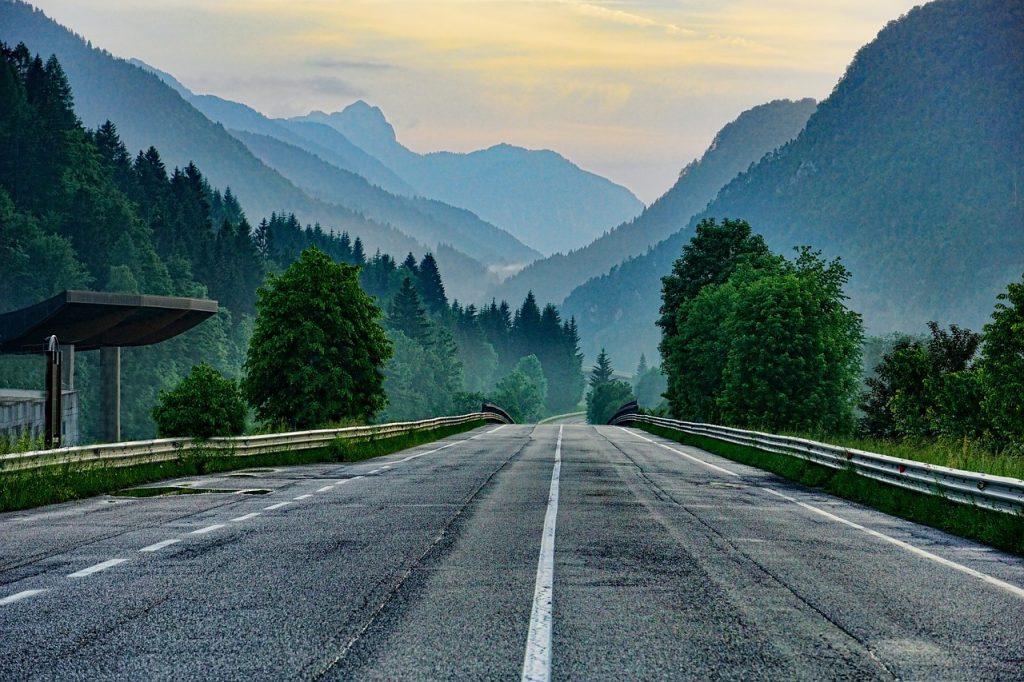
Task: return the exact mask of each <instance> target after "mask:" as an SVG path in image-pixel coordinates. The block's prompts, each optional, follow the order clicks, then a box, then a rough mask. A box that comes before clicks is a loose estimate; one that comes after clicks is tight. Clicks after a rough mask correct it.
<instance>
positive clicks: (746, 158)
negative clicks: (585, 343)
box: [493, 99, 816, 301]
mask: <svg viewBox="0 0 1024 682" xmlns="http://www.w3.org/2000/svg"><path fill="white" fill-rule="evenodd" d="M815 106H816V104H815V101H814V100H813V99H802V100H800V101H797V102H792V101H789V100H776V101H774V102H769V103H767V104H762V105H760V106H756V107H754V108H752V109H750V110H748V111H745V112H743V113H742V114H740V115H739V116H738V117H737V118H736V119H735V120H734V121H732V122H731V123H729V124H727V125H726V126H725V127H724V128H722V129H721V130H720V131H719V132H718V134H717V135H715V138H714V140H713V141H712V142H711V145H710V147H709V148H708V149H707V151H705V152H704V154H703V156H701V158H700V159H697V160H694V161H692V162H690V163H689V164H687V165H686V167H685V168H683V170H682V172H680V174H679V179H678V180H676V183H675V184H674V185H673V186H672V188H671V189H669V190H668V191H667V192H666V193H665V194H664V195H662V196H661V197H660V198H659V199H658V200H657V201H655V202H654V203H653V204H651V205H650V206H648V207H647V208H646V209H644V212H643V213H641V214H640V215H639V216H637V217H636V218H635V219H633V220H631V221H629V222H626V223H622V224H621V225H619V226H618V227H615V228H613V229H612V230H611V231H609V232H606V233H605V234H603V235H602V236H600V237H598V238H597V239H596V240H594V241H593V242H591V243H590V244H588V245H587V246H585V247H583V248H581V249H576V250H574V251H570V252H568V253H565V254H562V253H557V254H554V255H552V256H549V257H547V258H544V259H542V260H537V261H534V262H533V263H530V265H528V266H527V267H526V268H524V269H523V270H522V271H520V272H519V273H517V274H516V275H514V276H512V277H509V278H508V279H506V280H505V281H503V282H502V283H501V284H499V285H498V286H497V287H495V288H494V290H493V295H494V296H497V297H498V298H499V299H500V298H505V299H507V300H509V301H518V300H519V299H521V298H522V297H523V296H525V295H526V293H527V292H528V291H533V293H534V294H535V295H536V296H537V297H538V298H540V299H541V300H543V301H561V300H562V299H564V298H565V297H566V296H567V295H568V294H569V292H571V291H572V289H573V288H574V287H576V286H577V285H578V284H579V283H581V282H585V281H587V280H588V279H590V278H592V277H598V276H600V275H602V274H604V273H606V272H607V271H608V269H609V268H611V267H612V266H614V265H616V264H618V263H620V262H621V261H622V260H623V259H625V258H629V257H631V256H637V255H640V254H642V253H644V252H645V251H647V249H648V248H649V247H650V246H651V245H653V244H657V243H658V242H660V241H662V240H663V239H665V238H667V237H669V236H670V235H671V234H672V233H674V232H677V231H679V230H680V229H682V228H683V227H685V226H686V223H687V221H688V220H689V218H690V216H692V215H693V214H694V213H696V212H697V211H700V210H701V209H703V208H704V207H706V206H707V205H708V202H710V201H711V200H712V199H714V198H715V195H716V194H718V190H720V189H721V188H722V187H724V186H725V184H726V183H728V182H729V181H730V180H732V179H733V178H734V177H736V176H737V175H738V174H739V173H741V172H743V171H745V170H747V169H748V168H750V166H751V164H753V163H756V162H757V161H759V160H760V159H761V158H762V157H763V156H764V155H765V154H767V153H768V152H771V151H772V150H774V149H776V148H777V147H780V146H782V145H783V144H785V143H786V142H788V141H789V140H791V139H793V138H794V137H796V135H797V133H799V132H800V130H801V129H803V127H804V124H805V123H806V122H807V119H808V117H810V115H811V114H812V113H813V112H814V108H815Z"/></svg>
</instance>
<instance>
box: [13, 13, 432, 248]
mask: <svg viewBox="0 0 1024 682" xmlns="http://www.w3.org/2000/svg"><path fill="white" fill-rule="evenodd" d="M0 41H3V42H5V43H8V44H9V45H16V44H17V43H19V42H24V43H25V44H27V45H29V46H30V48H31V49H32V50H33V51H36V52H39V53H41V54H44V55H50V54H54V55H56V56H57V58H58V59H59V60H60V62H61V64H62V65H64V67H65V71H66V73H67V76H68V80H69V81H70V83H71V87H72V89H73V90H74V94H75V110H76V112H77V113H78V115H79V117H80V118H81V119H82V121H83V123H84V124H85V125H86V126H88V127H96V126H99V125H101V124H102V123H103V122H104V121H106V120H108V119H109V120H111V121H113V122H114V123H115V124H116V125H117V128H118V132H119V134H120V136H121V139H122V140H123V141H124V143H125V145H126V146H127V147H128V149H129V150H130V151H131V152H132V153H135V152H137V151H138V150H141V149H147V148H149V147H150V146H155V147H157V148H158V149H159V150H160V153H161V157H162V159H163V161H164V163H166V164H167V165H168V166H170V167H172V168H173V167H174V166H179V167H185V166H186V165H188V163H189V162H192V161H194V162H195V163H196V164H197V165H198V166H199V167H201V168H202V169H203V172H204V175H205V176H206V177H207V178H208V179H209V181H210V183H211V184H213V185H214V186H220V187H227V186H230V187H231V188H232V189H233V190H234V191H235V193H236V194H237V196H239V197H241V199H242V201H243V202H244V205H243V208H244V209H245V210H246V212H247V213H248V214H249V215H251V216H254V217H259V216H264V215H269V214H270V213H271V212H274V211H276V212H278V213H281V212H294V213H295V214H296V215H297V216H298V217H299V218H300V219H301V220H303V221H310V222H312V221H319V222H321V223H323V224H324V225H326V226H330V227H331V228H332V229H337V230H339V231H340V230H348V231H350V232H351V233H353V234H358V235H360V236H361V237H362V238H363V241H364V243H365V244H366V247H367V248H369V249H376V248H380V249H382V250H384V251H386V252H389V253H405V252H407V251H417V252H420V251H422V250H423V247H422V245H420V244H419V243H418V242H417V241H416V240H415V239H413V238H411V237H409V236H408V235H405V234H403V233H401V232H399V231H398V230H396V229H393V228H391V227H388V226H385V225H379V224H376V223H374V222H372V221H370V220H367V219H365V218H363V217H362V216H359V215H357V214H356V213H354V212H352V211H349V210H346V209H345V208H342V207H339V206H334V205H331V204H328V203H325V202H322V201H317V200H314V199H312V198H311V197H309V196H308V195H306V194H305V193H304V192H302V191H301V190H300V189H298V188H297V187H295V185H293V184H292V183H291V182H289V181H288V180H286V179H285V178H284V177H282V176H281V175H280V174H279V173H277V172H276V171H274V170H272V169H270V168H268V167H267V166H266V165H264V164H263V163H261V162H260V161H259V160H258V159H256V158H255V157H254V156H253V155H252V154H251V153H250V152H249V150H248V149H246V147H245V145H243V144H242V143H241V142H240V141H238V140H236V139H235V138H233V137H232V136H231V135H230V134H228V132H227V131H226V130H225V129H224V128H223V127H222V126H219V125H217V124H215V123H212V122H211V121H210V120H209V119H208V118H206V117H205V116H204V115H203V114H202V113H200V112H199V111H198V110H197V109H195V108H194V107H193V106H192V105H191V104H189V103H188V102H187V101H185V100H184V99H183V98H182V97H181V95H180V94H179V93H178V92H176V91H175V90H174V89H173V88H172V87H170V86H168V85H167V84H165V83H164V82H163V81H161V80H160V79H159V78H158V77H157V76H155V75H153V74H152V73H147V72H146V71H143V70H142V69H140V68H138V67H136V66H134V65H132V64H130V63H129V62H127V61H125V60H122V59H118V58H115V57H113V56H112V55H110V54H109V53H107V52H104V51H102V50H100V49H97V48H94V47H92V46H91V45H90V44H87V43H86V41H85V40H84V39H83V38H81V37H79V36H77V35H75V34H74V33H72V32H71V31H69V30H68V29H66V28H64V27H63V26H60V25H58V24H57V23H55V22H54V21H52V20H51V19H49V18H48V17H47V16H46V15H45V14H43V13H42V12H40V11H38V10H35V9H33V8H32V7H31V6H30V5H28V4H26V3H23V2H20V1H17V0H0Z"/></svg>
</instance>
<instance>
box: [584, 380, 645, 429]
mask: <svg viewBox="0 0 1024 682" xmlns="http://www.w3.org/2000/svg"><path fill="white" fill-rule="evenodd" d="M635 399H636V398H635V397H634V396H633V388H632V387H631V386H630V385H629V383H628V382H626V381H622V380H621V379H612V380H611V381H606V382H604V383H603V384H599V385H598V386H596V387H595V388H593V389H592V390H591V391H590V393H589V394H587V422H589V423H591V424H607V423H608V420H609V419H611V418H612V416H613V415H614V414H615V413H616V412H618V411H619V408H620V407H622V406H623V405H625V404H626V403H628V402H630V401H632V400H635Z"/></svg>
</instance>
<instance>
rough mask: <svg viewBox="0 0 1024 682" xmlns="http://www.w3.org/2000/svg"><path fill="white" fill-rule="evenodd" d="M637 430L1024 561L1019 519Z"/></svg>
mask: <svg viewBox="0 0 1024 682" xmlns="http://www.w3.org/2000/svg"><path fill="white" fill-rule="evenodd" d="M636 426H637V427H639V428H641V429H644V430H645V431H648V432H649V433H653V434H654V435H656V436H662V437H663V438H668V439H669V440H674V441H676V442H678V443H682V444H683V445H689V446H692V447H696V448H700V449H701V450H706V451H708V452H711V453H713V454H716V455H720V456H722V457H726V458H728V459H731V460H733V461H736V462H740V463H741V464H748V465H750V466H754V467H757V468H758V469H764V470H766V471H770V472H772V473H774V474H778V475H779V476H782V477H783V478H786V479H789V480H791V481H795V482H797V483H800V484H802V485H806V486H809V487H812V488H819V489H821V490H824V491H825V492H827V493H830V494H832V495H836V496H838V497H843V498H845V499H847V500H851V501H853V502H858V503H860V504H863V505H866V506H869V507H873V508H875V509H878V510H880V511H883V512H885V513H886V514H892V515H893V516H899V517H901V518H904V519H907V520H909V521H914V522H916V523H921V524H924V525H928V526H932V527H933V528H938V529H940V530H944V531H947V532H949V533H952V534H954V535H959V536H961V537H964V538H970V539H972V540H977V541H979V542H983V543H985V544H987V545H991V546H992V547H996V548H998V549H1001V550H1003V551H1006V552H1010V553H1012V554H1016V555H1018V556H1024V515H1020V514H1006V513H1003V512H996V511H989V510H988V509H981V508H978V507H973V506H971V505H966V504H960V503H958V502H953V501H951V500H947V499H945V498H943V497H939V496H937V495H925V494H924V493H919V492H916V491H913V490H904V489H903V488H897V487H896V486H891V485H887V484H885V483H881V482H879V481H875V480H872V479H870V478H865V477H863V476H859V475H857V474H855V473H854V472H852V471H850V470H845V469H830V468H828V467H824V466H821V465H819V464H813V463H811V462H808V461H806V460H803V459H800V458H799V457H791V456H788V455H780V454H776V453H774V452H764V451H763V450H758V449H756V448H751V447H747V446H745V445H735V444H733V443H726V442H723V441H720V440H715V439H714V438H708V437H706V436H694V435H691V434H688V433H683V432H681V431H674V430H672V429H666V428H662V427H659V426H653V425H650V424H637V425H636Z"/></svg>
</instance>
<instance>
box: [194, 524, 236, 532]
mask: <svg viewBox="0 0 1024 682" xmlns="http://www.w3.org/2000/svg"><path fill="white" fill-rule="evenodd" d="M225 525H227V524H224V523H215V524H213V525H212V526H207V527H206V528H200V529H199V530H194V531H192V532H191V533H190V535H205V534H206V533H212V532H213V531H215V530H220V529H221V528H223V527H224V526H225Z"/></svg>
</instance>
